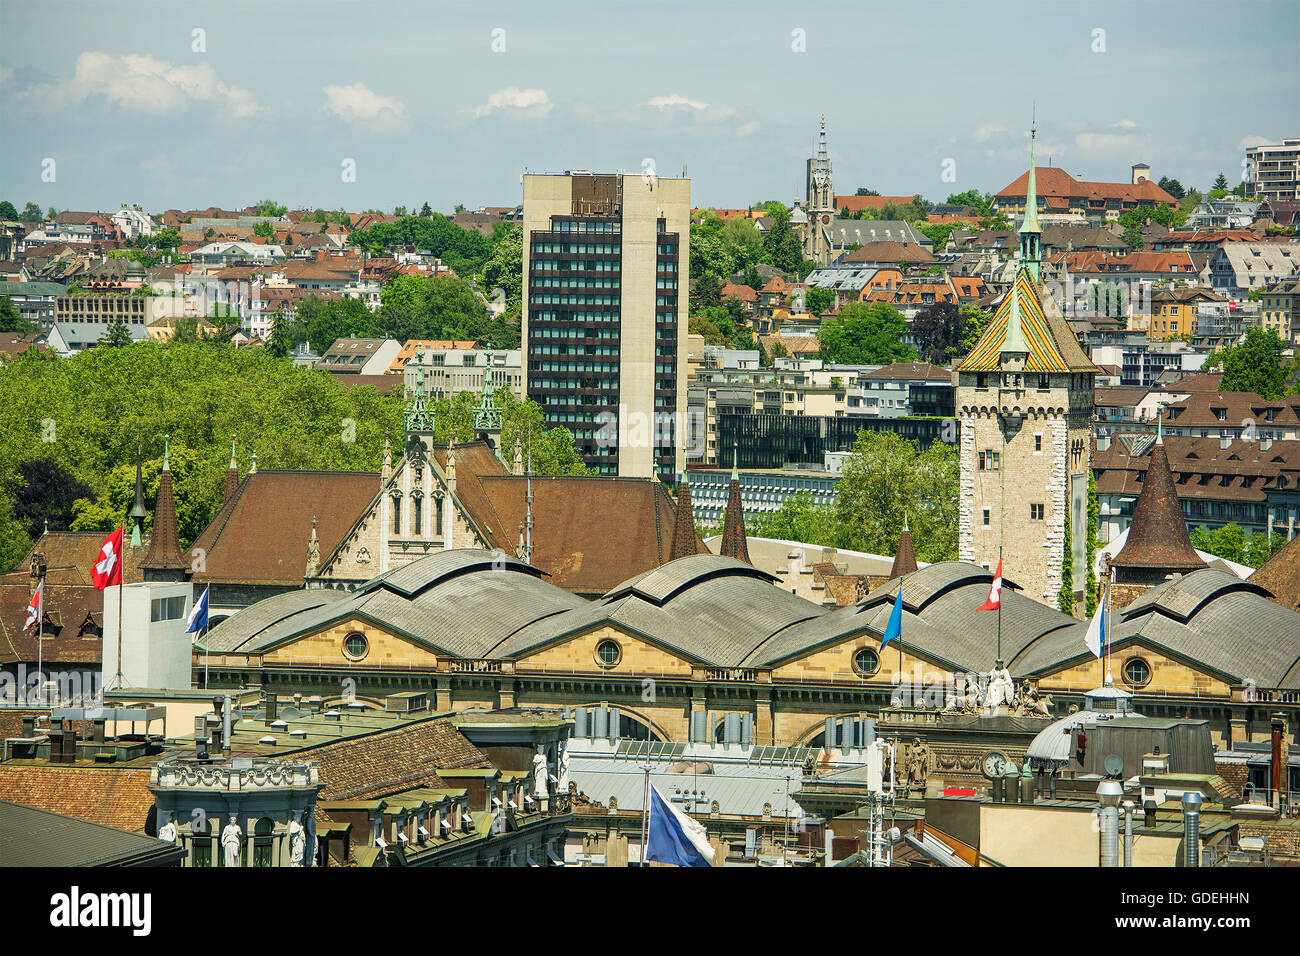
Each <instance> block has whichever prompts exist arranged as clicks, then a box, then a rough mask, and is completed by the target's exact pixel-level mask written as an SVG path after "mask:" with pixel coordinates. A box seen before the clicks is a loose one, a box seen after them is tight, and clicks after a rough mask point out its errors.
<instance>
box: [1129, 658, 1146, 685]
mask: <svg viewBox="0 0 1300 956" xmlns="http://www.w3.org/2000/svg"><path fill="white" fill-rule="evenodd" d="M1124 679H1125V680H1126V681H1128V682H1129V683H1130V684H1132V685H1133V686H1134V687H1145V686H1146V685H1147V684H1149V683H1150V682H1151V665H1150V664H1148V663H1147V662H1146V661H1144V660H1143V659H1142V658H1140V657H1130V658H1129V659H1128V660H1126V661H1125V662H1124Z"/></svg>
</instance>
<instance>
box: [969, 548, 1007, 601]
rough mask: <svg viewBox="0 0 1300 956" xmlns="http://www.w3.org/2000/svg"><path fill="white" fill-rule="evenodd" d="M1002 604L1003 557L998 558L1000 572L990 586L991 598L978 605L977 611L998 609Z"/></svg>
mask: <svg viewBox="0 0 1300 956" xmlns="http://www.w3.org/2000/svg"><path fill="white" fill-rule="evenodd" d="M1001 606H1002V559H1001V558H998V573H997V574H995V575H994V576H993V583H992V584H991V585H990V586H989V599H988V600H987V601H985V602H984V603H983V604H981V605H980V606H979V607H977V608H976V609H975V610H977V611H996V610H997V609H998V608H1000V607H1001Z"/></svg>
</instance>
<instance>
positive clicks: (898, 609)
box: [880, 584, 903, 648]
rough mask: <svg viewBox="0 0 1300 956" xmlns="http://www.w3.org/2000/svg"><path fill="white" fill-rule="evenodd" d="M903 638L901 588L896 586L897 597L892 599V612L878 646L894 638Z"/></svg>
mask: <svg viewBox="0 0 1300 956" xmlns="http://www.w3.org/2000/svg"><path fill="white" fill-rule="evenodd" d="M902 636H903V586H902V585H901V584H900V585H899V586H898V597H896V598H894V610H893V611H892V612H891V613H890V615H889V624H888V625H887V626H886V627H885V636H884V637H882V638H881V639H880V646H881V647H882V648H883V647H884V646H885V645H886V644H888V643H889V642H890V641H892V640H893V639H894V638H896V637H902Z"/></svg>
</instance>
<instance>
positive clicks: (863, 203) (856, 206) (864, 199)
mask: <svg viewBox="0 0 1300 956" xmlns="http://www.w3.org/2000/svg"><path fill="white" fill-rule="evenodd" d="M912 198H913V197H911V196H836V197H835V208H836V209H847V210H848V211H849V212H861V211H862V210H863V209H874V210H876V211H877V212H879V211H880V210H881V209H883V208H885V206H887V205H888V206H904V205H906V204H907V203H910V202H911V201H912Z"/></svg>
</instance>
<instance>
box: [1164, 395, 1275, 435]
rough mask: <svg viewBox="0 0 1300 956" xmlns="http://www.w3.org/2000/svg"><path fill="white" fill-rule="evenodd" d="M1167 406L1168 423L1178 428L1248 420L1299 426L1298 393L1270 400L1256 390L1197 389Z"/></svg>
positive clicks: (1236, 424)
mask: <svg viewBox="0 0 1300 956" xmlns="http://www.w3.org/2000/svg"><path fill="white" fill-rule="evenodd" d="M1171 390H1175V391H1176V390H1177V386H1171ZM1167 407H1168V409H1169V422H1170V424H1171V425H1177V426H1178V427H1179V428H1189V427H1190V428H1215V429H1218V428H1222V427H1224V426H1234V427H1238V428H1239V427H1241V424H1242V422H1243V421H1246V420H1247V419H1249V420H1250V421H1253V422H1254V423H1256V424H1257V425H1262V426H1270V425H1275V426H1278V427H1284V426H1286V427H1291V428H1294V427H1296V426H1300V395H1290V396H1287V397H1286V398H1284V399H1281V400H1279V401H1276V402H1270V401H1269V400H1268V399H1265V398H1262V397H1260V396H1259V395H1257V394H1256V393H1255V392H1217V391H1216V392H1205V391H1197V392H1193V393H1192V394H1190V395H1188V396H1187V398H1185V399H1183V400H1182V401H1181V402H1171V403H1170V404H1169V405H1168V406H1167ZM1220 411H1222V412H1223V415H1224V417H1222V418H1220V417H1219V412H1220ZM1270 412H1271V413H1272V416H1273V417H1272V418H1271V419H1270V418H1269V414H1270Z"/></svg>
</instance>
